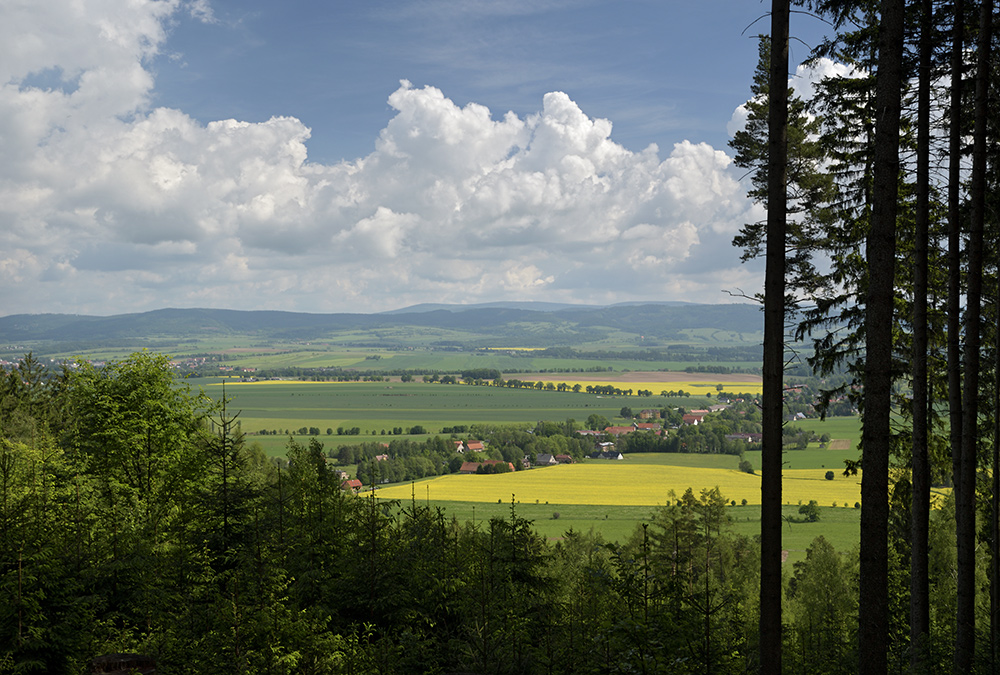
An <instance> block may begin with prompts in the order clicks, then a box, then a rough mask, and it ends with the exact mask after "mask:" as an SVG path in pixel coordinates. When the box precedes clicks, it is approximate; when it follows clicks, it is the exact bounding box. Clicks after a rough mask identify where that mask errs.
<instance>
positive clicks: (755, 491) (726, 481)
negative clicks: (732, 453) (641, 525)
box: [377, 459, 861, 507]
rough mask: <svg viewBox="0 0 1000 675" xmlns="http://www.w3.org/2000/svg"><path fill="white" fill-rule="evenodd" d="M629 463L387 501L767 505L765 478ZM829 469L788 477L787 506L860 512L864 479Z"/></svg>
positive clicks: (430, 485)
mask: <svg viewBox="0 0 1000 675" xmlns="http://www.w3.org/2000/svg"><path fill="white" fill-rule="evenodd" d="M627 462H628V460H627V459H626V460H624V461H622V462H588V463H584V464H565V465H560V466H553V467H547V468H539V469H531V470H529V471H518V472H515V473H507V474H494V475H457V474H451V475H446V476H439V477H437V478H432V479H429V480H426V481H421V482H420V483H419V484H417V485H416V487H415V488H414V487H413V486H411V485H395V486H391V487H386V488H382V489H380V490H378V491H377V494H378V495H379V496H380V497H382V498H384V499H400V500H407V499H410V498H411V495H412V494H413V493H414V489H415V491H416V494H417V495H418V496H419V497H420V498H422V499H423V498H427V499H431V500H437V501H465V502H493V503H496V502H497V501H498V500H499V501H501V502H510V500H511V495H513V498H514V499H515V500H516V501H520V502H524V503H535V501H536V500H537V501H538V502H539V503H546V502H547V503H549V504H595V505H616V504H621V505H636V506H639V505H648V506H658V505H662V504H665V503H666V502H667V500H668V499H669V495H670V492H671V491H673V492H674V494H675V497H679V496H680V495H681V494H683V492H684V491H685V490H686V489H687V488H688V487H691V488H693V489H694V491H695V493H696V494H697V493H700V491H701V490H702V489H706V488H708V489H710V488H713V487H718V488H719V490H720V491H721V492H722V495H723V496H724V497H725V498H726V499H727V500H735V501H736V503H737V504H740V503H742V500H744V499H746V500H747V503H748V504H759V503H760V476H759V475H751V474H748V473H743V472H741V471H734V470H728V469H709V468H700V467H683V466H658V465H651V464H633V465H630V464H628V463H627ZM825 473H826V472H825V471H823V470H821V469H800V470H794V471H786V472H784V473H783V478H784V485H783V490H782V493H783V501H785V502H786V503H788V504H793V505H794V504H798V503H803V504H804V503H807V502H808V501H809V500H811V499H815V500H816V501H817V502H818V503H819V504H820V506H824V507H832V506H833V504H834V503H836V504H837V506H838V507H843V506H849V507H853V506H854V504H855V502H860V501H861V477H860V475H859V476H854V477H851V478H844V477H842V476H839V475H838V476H837V477H835V478H834V480H826V478H825V477H824V476H825Z"/></svg>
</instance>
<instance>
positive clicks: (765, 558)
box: [760, 0, 789, 673]
mask: <svg viewBox="0 0 1000 675" xmlns="http://www.w3.org/2000/svg"><path fill="white" fill-rule="evenodd" d="M788 17H789V3H788V0H773V2H772V4H771V63H770V77H769V79H770V82H769V86H768V94H769V98H768V118H767V128H768V139H767V144H768V157H767V166H768V173H767V183H768V186H767V250H766V269H765V273H764V363H763V391H762V397H761V398H762V399H763V410H762V417H763V419H762V432H763V433H762V445H763V451H762V456H761V486H760V497H761V522H760V553H761V555H760V666H761V672H763V673H780V672H781V424H782V411H783V402H782V396H783V389H784V367H785V364H784V356H785V354H784V345H785V335H784V334H785V229H786V228H785V218H786V213H787V193H786V185H785V182H786V175H787V165H788V156H787V146H788V143H787V140H788Z"/></svg>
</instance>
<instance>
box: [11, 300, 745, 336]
mask: <svg viewBox="0 0 1000 675" xmlns="http://www.w3.org/2000/svg"><path fill="white" fill-rule="evenodd" d="M761 325H762V317H761V313H760V309H759V307H758V306H757V305H750V304H728V305H696V304H689V303H656V304H651V303H647V304H631V303H629V304H620V305H612V306H606V307H599V306H589V305H560V304H554V303H488V304H481V305H416V306H414V307H408V308H405V309H401V310H396V311H393V312H384V313H380V314H309V313H302V312H278V311H236V310H226V309H160V310H155V311H151V312H143V313H138V314H120V315H116V316H82V315H74V314H17V315H11V316H5V317H0V345H2V344H8V345H10V344H22V343H32V342H38V341H45V342H60V343H92V342H97V343H101V342H108V341H112V342H118V343H120V342H122V341H126V342H128V341H131V340H139V339H153V338H158V339H204V338H210V337H221V336H227V335H248V336H253V337H255V338H260V339H262V340H266V339H272V340H321V339H324V338H331V337H333V336H335V335H337V334H341V335H343V334H344V333H345V332H347V331H349V332H365V331H370V332H378V331H384V332H386V335H385V336H382V337H379V336H378V335H375V334H374V333H372V335H373V337H371V338H370V339H369V338H366V340H365V342H366V344H369V345H371V344H372V341H373V340H379V339H383V340H385V341H386V343H385V344H386V346H391V343H392V342H393V340H395V339H396V338H393V337H392V334H396V333H398V332H399V331H398V330H393V329H401V328H405V327H412V328H414V329H421V330H423V331H424V332H427V331H428V330H430V329H434V330H437V331H439V332H440V331H445V332H450V333H453V334H454V338H455V340H456V341H457V342H458V343H462V344H473V343H482V342H483V341H484V340H493V341H494V342H496V341H497V340H501V339H502V342H506V343H507V344H513V342H511V341H514V342H517V343H518V344H519V346H533V345H537V346H561V345H574V344H581V343H583V342H592V341H594V340H599V339H602V336H607V335H610V334H617V335H621V334H623V333H624V334H628V335H635V336H642V339H644V340H646V339H648V340H650V342H653V343H655V342H656V341H666V340H680V339H682V338H684V337H685V336H686V335H687V332H689V331H691V330H697V329H711V330H716V331H728V332H733V333H743V334H754V335H756V334H758V333H759V332H760V331H761ZM438 339H440V336H439V338H438Z"/></svg>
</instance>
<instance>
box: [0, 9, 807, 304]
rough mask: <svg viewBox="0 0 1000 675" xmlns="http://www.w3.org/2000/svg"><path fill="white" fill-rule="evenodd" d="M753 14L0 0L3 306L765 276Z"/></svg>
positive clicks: (701, 296) (621, 285) (545, 297)
mask: <svg viewBox="0 0 1000 675" xmlns="http://www.w3.org/2000/svg"><path fill="white" fill-rule="evenodd" d="M766 10H767V3H764V4H762V3H760V2H758V1H757V0H701V1H700V2H688V1H686V0H619V1H618V2H606V1H597V0H503V1H501V0H408V1H403V0H366V1H365V2H360V1H353V2H343V1H342V0H330V1H329V2H324V3H316V2H306V1H304V0H282V2H277V1H276V0H87V1H86V2H84V1H82V0H46V2H36V1H33V0H32V1H29V0H0V156H2V157H3V162H2V164H0V315H10V314H20V313H49V312H59V313H73V314H94V315H111V314H121V313H127V312H141V311H147V310H153V309H160V308H165V307H211V308H227V309H243V310H249V309H279V310H290V311H301V312H324V313H325V312H364V313H369V312H378V311H385V310H392V309H398V308H401V307H406V306H409V305H414V304H418V303H426V302H429V303H457V304H471V303H481V302H493V301H544V302H565V303H580V304H601V305H604V304H613V303H618V302H636V301H687V302H701V303H723V302H732V301H734V298H733V296H732V295H730V293H738V292H743V293H748V294H752V293H755V292H757V291H759V290H760V288H761V285H762V274H763V266H762V263H760V262H751V263H747V264H743V263H741V262H740V251H738V250H737V249H735V248H734V247H733V246H732V244H731V241H732V238H733V236H734V235H735V234H736V233H737V232H738V231H739V228H740V227H741V226H742V225H743V224H744V223H746V222H753V221H756V220H759V219H761V218H762V217H763V213H762V210H761V209H760V207H759V206H757V205H754V204H752V203H750V201H749V200H748V199H747V198H746V189H747V181H746V180H744V171H743V170H741V169H738V168H737V167H735V166H733V164H732V159H731V151H730V150H729V148H728V147H727V141H728V140H729V138H730V134H731V133H732V132H733V130H734V129H736V128H738V126H739V124H740V120H741V114H742V109H741V105H742V104H743V103H744V102H745V101H746V99H747V97H748V96H749V92H750V82H751V78H752V75H753V71H754V68H755V66H756V60H757V43H756V40H755V39H754V36H755V35H756V34H757V33H759V32H766V31H767V29H768V19H767V16H766ZM825 29H826V26H824V25H823V24H822V23H821V22H819V21H818V20H817V19H815V18H811V17H807V16H802V15H797V16H793V24H792V34H793V36H795V37H796V38H797V39H796V40H795V41H793V43H792V55H791V57H792V60H793V63H795V62H799V61H801V60H802V59H804V58H805V57H806V55H807V54H808V49H809V47H811V46H813V45H815V44H816V42H817V41H818V39H819V37H821V36H822V34H823V33H824V32H825ZM798 77H799V78H800V79H801V80H802V81H806V80H808V79H809V78H808V77H806V76H803V75H802V74H801V73H800V74H799V75H798ZM792 82H793V83H795V82H796V79H795V78H794V77H793V79H792Z"/></svg>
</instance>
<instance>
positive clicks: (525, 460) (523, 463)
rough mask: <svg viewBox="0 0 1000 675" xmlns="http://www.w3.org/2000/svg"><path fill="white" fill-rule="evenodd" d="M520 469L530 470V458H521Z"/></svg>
mask: <svg viewBox="0 0 1000 675" xmlns="http://www.w3.org/2000/svg"><path fill="white" fill-rule="evenodd" d="M521 468H522V469H530V468H531V458H530V457H522V458H521Z"/></svg>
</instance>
